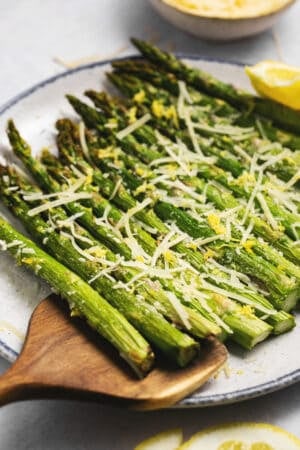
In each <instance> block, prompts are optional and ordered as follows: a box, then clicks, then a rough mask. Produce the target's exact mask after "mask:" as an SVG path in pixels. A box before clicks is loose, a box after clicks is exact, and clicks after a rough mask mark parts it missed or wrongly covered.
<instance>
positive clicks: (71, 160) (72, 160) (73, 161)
mask: <svg viewBox="0 0 300 450" xmlns="http://www.w3.org/2000/svg"><path fill="white" fill-rule="evenodd" d="M60 125H61V126H63V122H61V123H60ZM77 151H78V149H77ZM79 151H80V149H79ZM77 161H78V156H77ZM69 163H75V160H74V159H70V160H69ZM86 165H87V163H85V166H86ZM206 231H207V230H206ZM211 231H212V230H210V232H211ZM292 298H293V301H295V297H294V295H293V296H292Z"/></svg>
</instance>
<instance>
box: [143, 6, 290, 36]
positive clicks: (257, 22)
mask: <svg viewBox="0 0 300 450" xmlns="http://www.w3.org/2000/svg"><path fill="white" fill-rule="evenodd" d="M294 2H295V0H290V1H289V2H288V3H286V4H285V5H283V6H282V7H281V8H279V9H277V10H275V11H273V12H270V13H267V14H262V15H260V16H254V17H245V18H222V17H206V16H204V15H201V14H200V13H193V12H187V11H183V10H182V9H180V8H177V7H175V6H171V5H169V4H167V3H165V1H164V0H150V3H151V4H152V5H153V7H154V8H155V9H156V10H157V11H158V12H159V14H160V15H161V16H162V17H164V18H165V19H166V20H167V21H169V22H171V23H172V24H173V25H175V26H177V27H178V28H181V29H182V30H184V31H186V32H188V33H190V34H193V35H194V36H197V37H199V38H202V39H207V40H213V41H230V40H234V39H240V38H244V37H247V36H253V35H255V34H258V33H262V32H263V31H265V30H267V29H268V28H271V27H272V26H273V25H274V23H275V22H276V21H277V20H278V19H279V18H280V16H281V15H282V14H283V13H284V12H285V11H286V10H287V9H288V8H289V7H290V6H291V5H292V4H293V3H294Z"/></svg>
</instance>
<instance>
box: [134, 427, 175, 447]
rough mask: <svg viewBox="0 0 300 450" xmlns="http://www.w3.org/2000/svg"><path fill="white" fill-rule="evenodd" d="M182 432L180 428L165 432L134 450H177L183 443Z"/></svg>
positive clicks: (147, 440)
mask: <svg viewBox="0 0 300 450" xmlns="http://www.w3.org/2000/svg"><path fill="white" fill-rule="evenodd" d="M182 439H183V436H182V430H180V429H179V428H177V429H174V430H168V431H164V432H162V433H159V434H156V435H155V436H152V437H151V438H149V439H146V440H145V441H143V442H141V443H140V444H139V445H138V446H137V447H135V449H134V450H177V449H179V447H180V445H181V443H182Z"/></svg>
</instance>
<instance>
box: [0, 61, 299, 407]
mask: <svg viewBox="0 0 300 450" xmlns="http://www.w3.org/2000/svg"><path fill="white" fill-rule="evenodd" d="M177 56H178V57H179V58H183V59H190V60H197V61H199V60H200V61H201V60H202V61H207V62H216V63H219V64H228V65H234V66H239V67H243V66H244V65H245V64H244V63H241V62H236V61H225V60H221V59H215V58H201V57H199V56H197V55H195V54H187V53H177ZM129 58H130V59H141V56H140V55H133V56H132V55H126V56H123V57H121V58H113V59H108V60H103V61H98V62H93V63H90V64H84V65H82V66H79V67H76V68H75V69H71V70H67V71H64V72H62V73H59V74H57V75H54V76H52V77H50V78H47V79H45V80H43V81H41V82H39V83H37V84H35V85H33V86H32V87H31V88H29V89H26V90H24V91H23V92H21V93H20V94H18V95H16V96H15V97H13V98H12V99H10V100H8V101H7V102H6V103H4V105H2V106H1V107H0V116H1V115H2V114H4V113H5V112H6V111H8V110H9V109H10V108H11V107H12V106H14V105H16V104H17V103H19V102H20V101H22V100H23V99H25V98H26V97H29V96H30V95H31V94H33V93H34V92H36V91H37V90H39V89H42V88H43V87H45V86H47V85H49V84H52V83H54V82H55V81H57V80H59V79H61V78H65V77H68V76H69V75H73V74H74V73H78V72H82V71H84V70H89V69H94V68H95V67H101V66H105V65H107V64H111V63H113V62H114V61H122V60H125V59H129ZM0 355H1V356H3V357H4V358H6V359H8V360H9V361H14V360H15V359H16V358H17V356H18V354H17V353H16V352H15V351H14V350H13V349H11V348H10V347H9V346H8V345H7V344H5V343H4V342H3V341H2V340H0ZM298 381H300V368H299V369H297V370H295V371H293V372H291V373H288V374H286V375H283V376H281V377H278V378H276V379H275V380H272V381H269V382H267V383H262V384H259V385H256V386H253V387H250V388H245V389H239V390H238V391H232V392H227V393H226V394H215V395H207V396H201V398H197V397H196V398H195V397H193V396H190V397H187V398H185V399H184V400H182V401H181V402H180V403H178V405H176V406H175V408H191V407H204V406H216V405H225V404H228V403H234V402H238V401H243V400H248V399H251V398H256V397H259V396H262V395H265V394H268V393H271V392H275V391H277V390H280V389H283V388H285V387H288V386H290V385H292V384H294V383H296V382H298Z"/></svg>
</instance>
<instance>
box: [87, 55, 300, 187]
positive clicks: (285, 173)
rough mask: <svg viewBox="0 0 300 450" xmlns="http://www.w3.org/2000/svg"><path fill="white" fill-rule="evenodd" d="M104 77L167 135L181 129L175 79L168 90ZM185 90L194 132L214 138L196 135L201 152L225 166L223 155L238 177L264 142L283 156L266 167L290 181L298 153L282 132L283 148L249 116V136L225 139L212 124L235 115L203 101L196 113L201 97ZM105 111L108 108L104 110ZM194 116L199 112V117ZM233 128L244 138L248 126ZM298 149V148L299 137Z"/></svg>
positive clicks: (99, 98)
mask: <svg viewBox="0 0 300 450" xmlns="http://www.w3.org/2000/svg"><path fill="white" fill-rule="evenodd" d="M129 64H130V63H128V65H129ZM159 76H160V77H163V76H164V75H163V74H162V73H159V74H158V76H155V81H156V80H157V78H158V77H159ZM108 77H109V79H110V80H111V81H112V82H113V84H114V85H116V86H117V87H118V88H119V89H120V90H121V92H123V93H124V94H125V95H128V96H129V97H131V98H132V100H133V102H134V103H135V104H136V106H137V107H138V108H139V110H141V112H144V111H145V109H150V110H151V111H152V113H153V114H154V116H155V115H157V116H158V118H159V122H158V126H160V128H161V129H163V130H165V131H167V133H168V134H169V135H170V136H172V135H174V132H175V133H176V131H177V133H178V129H179V128H181V129H184V127H185V122H184V120H182V119H179V117H178V113H177V104H178V96H179V85H178V82H177V81H176V82H175V87H176V88H177V89H175V87H173V86H171V87H170V88H169V89H168V90H164V89H158V88H156V87H155V86H153V85H149V83H147V82H143V81H142V80H139V79H138V78H135V77H133V76H128V75H127V74H126V73H125V74H124V73H123V72H122V73H121V74H119V73H112V74H108ZM167 81H168V79H167ZM173 83H174V81H173ZM166 84H167V83H166ZM185 89H186V91H187V94H188V96H189V99H190V103H191V105H192V106H193V114H192V115H193V120H196V123H198V124H199V123H200V125H201V126H200V128H199V129H198V128H196V132H197V133H200V134H201V135H202V134H204V135H206V134H207V135H208V136H212V137H213V139H214V145H213V147H212V146H211V145H205V141H204V142H203V139H201V138H199V139H200V143H201V148H202V150H203V151H204V152H205V153H208V154H215V155H216V156H217V158H218V161H219V162H220V164H222V165H226V162H227V160H226V158H228V160H229V161H228V162H227V167H228V168H231V169H234V174H235V175H237V176H238V175H240V174H241V173H242V172H243V170H244V166H243V164H245V163H246V164H248V162H249V156H248V155H249V154H250V155H252V156H253V154H254V153H256V150H257V147H261V148H266V145H268V146H269V150H268V151H267V154H268V156H270V157H271V156H276V155H279V154H282V153H283V151H284V158H283V159H282V160H279V161H278V162H275V163H274V164H273V165H271V166H269V170H270V171H272V172H274V173H276V174H277V175H278V176H279V177H282V178H283V179H284V180H286V181H288V180H290V179H291V178H292V177H293V176H294V175H295V174H296V173H297V170H298V169H299V152H293V151H292V150H288V149H287V148H286V147H287V142H286V139H285V138H283V137H281V135H282V134H283V133H281V134H280V133H279V132H278V133H277V134H278V137H281V141H283V143H284V147H283V146H282V145H279V144H278V142H277V143H276V145H275V144H273V145H272V143H271V142H270V141H268V140H266V136H265V134H266V132H265V128H266V126H265V123H262V121H261V120H258V119H253V123H251V122H250V123H247V126H248V127H249V125H250V126H252V130H253V131H252V132H251V134H252V135H253V137H251V135H249V138H247V139H244V138H243V139H244V140H239V142H234V141H232V140H230V139H228V137H227V136H226V128H224V132H223V133H224V136H222V135H221V134H219V135H217V134H216V132H215V130H216V128H215V127H214V125H215V124H216V125H218V124H219V123H220V125H223V124H224V123H225V125H226V124H229V125H233V126H236V125H237V124H236V117H237V114H236V113H233V112H231V113H229V114H228V115H227V116H222V115H221V116H218V115H217V114H218V112H217V111H216V106H215V105H214V103H213V104H211V103H209V104H206V105H205V107H204V108H201V109H200V112H197V111H198V109H197V106H198V103H200V105H201V104H202V101H201V100H202V96H200V99H201V100H200V99H198V97H197V95H196V96H195V94H194V91H192V92H191V93H190V90H188V88H187V87H186V86H185ZM174 90H175V91H176V94H175V95H176V96H174V95H173V92H174ZM86 94H87V95H88V97H90V98H91V99H92V100H93V101H94V103H95V104H96V105H97V106H99V107H100V108H102V107H103V106H104V108H105V104H106V105H107V103H108V102H107V99H106V97H105V96H104V95H103V94H102V93H97V92H95V91H88V92H87V93H86ZM196 94H197V92H196ZM111 103H112V102H110V104H111ZM203 109H204V111H203ZM106 112H108V111H107V110H106ZM111 113H112V110H110V114H111ZM171 113H172V114H171ZM198 115H200V117H199V118H198ZM174 119H176V120H174ZM198 119H200V120H198ZM203 122H204V123H203ZM258 124H259V128H258V129H256V131H255V127H256V128H257V127H258ZM169 127H171V129H169ZM236 130H238V131H239V132H243V131H245V132H246V134H244V135H245V136H246V137H247V132H248V130H249V128H246V129H245V128H240V127H238V128H236ZM262 130H263V131H262ZM220 131H221V129H220ZM230 131H231V129H230ZM261 132H263V136H262V138H260V134H261ZM186 139H187V140H189V137H188V136H187V138H186ZM239 139H240V137H239ZM293 143H294V141H293V142H292V144H293ZM240 148H241V149H242V151H241V150H240ZM298 148H300V138H299V146H298ZM227 149H228V151H227ZM243 150H244V151H243ZM245 155H246V159H245ZM257 155H258V157H265V152H264V154H263V155H260V154H259V153H258V154H257ZM237 158H238V159H239V160H241V159H242V162H243V164H241V163H240V162H237V160H236V159H237Z"/></svg>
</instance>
